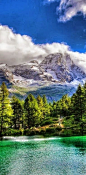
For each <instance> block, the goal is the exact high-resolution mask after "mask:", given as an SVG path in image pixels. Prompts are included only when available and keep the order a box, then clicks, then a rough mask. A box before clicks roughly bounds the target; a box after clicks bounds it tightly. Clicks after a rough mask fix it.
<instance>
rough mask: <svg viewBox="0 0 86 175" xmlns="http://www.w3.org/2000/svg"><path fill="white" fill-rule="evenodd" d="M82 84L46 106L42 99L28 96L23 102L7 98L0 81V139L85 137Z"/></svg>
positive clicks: (85, 107) (85, 97)
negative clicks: (40, 136) (23, 136)
mask: <svg viewBox="0 0 86 175" xmlns="http://www.w3.org/2000/svg"><path fill="white" fill-rule="evenodd" d="M85 128H86V83H85V84H84V86H81V85H79V86H78V88H77V91H76V93H75V94H73V95H72V97H69V96H68V95H67V94H66V95H64V96H63V97H62V98H61V99H60V100H59V101H53V103H48V102H47V99H46V96H45V95H43V97H41V96H40V95H38V96H37V98H35V97H34V96H33V95H32V94H29V95H28V96H27V98H26V99H25V101H24V100H22V101H21V100H20V99H18V98H17V97H16V96H13V97H12V98H9V93H8V89H7V87H6V85H5V83H4V82H3V83H2V85H1V88H0V136H3V135H7V136H8V135H34V134H41V135H45V136H48V135H62V136H71V135H85V134H86V131H85Z"/></svg>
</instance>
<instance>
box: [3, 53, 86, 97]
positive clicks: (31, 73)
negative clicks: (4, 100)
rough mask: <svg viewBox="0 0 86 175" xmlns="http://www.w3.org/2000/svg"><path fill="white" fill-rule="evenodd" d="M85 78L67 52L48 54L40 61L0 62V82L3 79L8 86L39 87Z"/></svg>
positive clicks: (79, 80)
mask: <svg viewBox="0 0 86 175" xmlns="http://www.w3.org/2000/svg"><path fill="white" fill-rule="evenodd" d="M85 78H86V74H85V72H84V71H82V70H81V68H80V67H78V66H77V65H75V64H74V62H73V60H72V59H71V57H70V55H68V54H65V55H62V54H61V53H57V54H50V55H48V56H47V57H45V58H44V60H43V61H42V62H41V63H38V62H37V61H36V60H32V61H30V62H27V63H24V64H20V65H15V66H8V65H6V64H0V84H1V83H2V82H3V81H4V82H5V83H6V84H7V85H8V86H9V85H15V86H18V87H24V88H28V87H38V88H39V87H44V86H49V87H50V86H53V85H56V86H58V85H65V84H66V85H67V84H68V85H71V84H72V83H73V82H76V81H77V82H81V81H82V80H83V79H85ZM54 87H55V86H54ZM51 95H52V94H51Z"/></svg>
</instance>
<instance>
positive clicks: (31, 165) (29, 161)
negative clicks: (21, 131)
mask: <svg viewBox="0 0 86 175" xmlns="http://www.w3.org/2000/svg"><path fill="white" fill-rule="evenodd" d="M0 175H86V136H84V137H70V138H58V137H53V138H45V139H44V138H34V137H16V138H10V139H8V140H3V141H0Z"/></svg>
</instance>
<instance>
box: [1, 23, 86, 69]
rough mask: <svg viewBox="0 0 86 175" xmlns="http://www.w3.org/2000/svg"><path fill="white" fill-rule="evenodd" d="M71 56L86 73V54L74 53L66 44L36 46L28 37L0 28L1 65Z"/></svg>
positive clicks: (5, 27) (6, 28)
mask: <svg viewBox="0 0 86 175" xmlns="http://www.w3.org/2000/svg"><path fill="white" fill-rule="evenodd" d="M59 52H60V53H62V54H63V55H64V54H65V53H67V54H69V55H70V57H71V59H72V60H73V61H74V63H75V64H76V65H78V66H79V67H81V68H82V70H84V71H85V72H86V54H84V53H79V52H73V51H71V50H70V47H69V46H68V45H65V44H64V43H61V44H60V43H52V44H48V43H47V44H42V45H35V44H34V43H33V42H32V39H31V38H30V37H28V36H25V35H24V36H21V35H19V34H15V33H13V31H12V30H11V29H9V28H8V27H7V26H0V63H6V64H8V65H14V64H21V63H24V62H28V61H30V60H32V59H37V60H38V61H39V62H40V61H41V60H43V58H44V57H45V56H47V55H49V54H52V53H53V54H54V53H59Z"/></svg>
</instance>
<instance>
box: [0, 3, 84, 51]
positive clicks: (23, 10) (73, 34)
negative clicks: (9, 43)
mask: <svg viewBox="0 0 86 175" xmlns="http://www.w3.org/2000/svg"><path fill="white" fill-rule="evenodd" d="M72 2H73V3H75V5H76V7H74V4H72V5H71V4H68V5H67V0H64V1H63V0H60V1H59V0H50V1H49V0H45V1H44V0H1V1H0V24H1V25H7V26H8V27H9V28H13V30H14V32H15V33H17V34H18V33H19V34H21V35H28V36H30V37H31V38H32V41H33V42H34V43H35V44H45V43H53V42H58V43H62V42H63V43H66V44H67V45H69V46H70V47H71V49H72V50H73V51H78V52H85V51H86V46H85V45H86V17H85V10H86V9H84V8H81V9H79V10H77V11H76V9H77V8H78V4H77V2H80V0H77V1H76V0H72ZM84 3H86V1H85V0H82V1H81V5H82V7H83V6H84V7H85V8H86V6H85V4H84ZM69 6H70V7H71V6H72V9H71V8H69ZM79 6H80V4H79ZM58 8H59V9H58ZM68 10H69V11H68ZM74 10H75V11H74ZM67 11H68V13H70V14H71V11H72V14H73V15H71V16H70V17H69V18H68V14H67Z"/></svg>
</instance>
